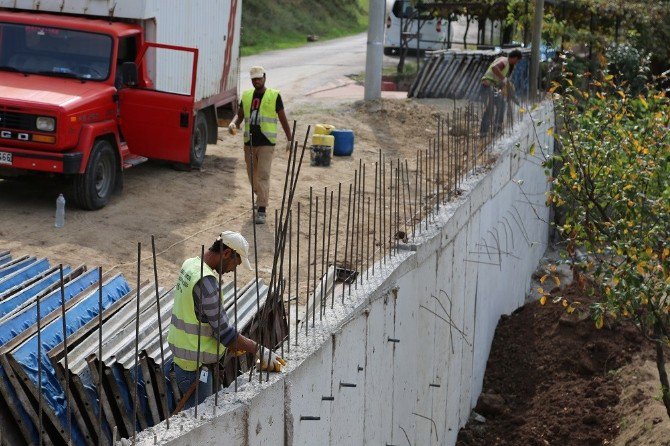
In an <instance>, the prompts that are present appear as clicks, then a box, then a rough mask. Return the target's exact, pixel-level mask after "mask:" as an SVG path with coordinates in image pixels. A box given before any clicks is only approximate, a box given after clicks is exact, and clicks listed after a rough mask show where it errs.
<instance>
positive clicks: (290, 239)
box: [286, 209, 298, 353]
mask: <svg viewBox="0 0 670 446" xmlns="http://www.w3.org/2000/svg"><path fill="white" fill-rule="evenodd" d="M292 243H293V212H292V211H291V209H289V210H288V310H287V311H286V327H287V330H286V336H287V337H286V352H287V353H291V280H292V279H293V277H292V274H291V273H292V270H291V265H292V263H293V258H292V257H293V249H292ZM296 296H297V293H296ZM295 306H296V307H297V306H298V300H297V299H296V301H295Z"/></svg>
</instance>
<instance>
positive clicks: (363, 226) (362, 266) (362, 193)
mask: <svg viewBox="0 0 670 446" xmlns="http://www.w3.org/2000/svg"><path fill="white" fill-rule="evenodd" d="M362 172H363V187H362V188H361V200H360V201H361V225H360V231H359V233H361V232H362V231H364V230H365V220H366V214H365V177H366V176H367V175H366V173H365V164H363V170H362ZM367 218H368V219H369V218H370V215H367ZM359 237H360V239H361V240H360V243H361V256H360V259H361V260H360V265H361V267H360V270H361V272H360V274H359V276H360V278H361V285H362V284H363V268H365V262H364V261H363V256H364V255H365V251H364V250H363V248H364V245H365V234H362V233H361V234H360V236H359ZM366 274H367V270H366Z"/></svg>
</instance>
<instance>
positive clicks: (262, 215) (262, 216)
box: [254, 211, 265, 225]
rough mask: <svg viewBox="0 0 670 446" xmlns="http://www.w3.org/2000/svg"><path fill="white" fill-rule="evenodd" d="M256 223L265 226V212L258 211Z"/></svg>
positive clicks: (255, 218)
mask: <svg viewBox="0 0 670 446" xmlns="http://www.w3.org/2000/svg"><path fill="white" fill-rule="evenodd" d="M254 223H256V224H257V225H264V224H265V211H256V216H255V217H254Z"/></svg>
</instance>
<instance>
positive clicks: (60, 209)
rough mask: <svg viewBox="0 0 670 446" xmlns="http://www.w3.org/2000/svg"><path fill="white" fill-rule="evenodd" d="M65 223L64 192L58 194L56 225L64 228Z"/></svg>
mask: <svg viewBox="0 0 670 446" xmlns="http://www.w3.org/2000/svg"><path fill="white" fill-rule="evenodd" d="M64 224H65V197H64V196H63V194H60V195H58V198H57V199H56V224H55V225H54V226H56V227H57V228H62V227H63V225H64Z"/></svg>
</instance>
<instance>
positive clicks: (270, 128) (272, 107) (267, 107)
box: [242, 88, 279, 144]
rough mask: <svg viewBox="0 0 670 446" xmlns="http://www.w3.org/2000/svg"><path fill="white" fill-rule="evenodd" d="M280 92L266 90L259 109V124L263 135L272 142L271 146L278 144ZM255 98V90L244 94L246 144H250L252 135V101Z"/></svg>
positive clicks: (271, 89)
mask: <svg viewBox="0 0 670 446" xmlns="http://www.w3.org/2000/svg"><path fill="white" fill-rule="evenodd" d="M278 97H279V90H275V89H273V88H266V89H265V93H263V98H262V99H261V105H260V107H259V109H258V113H259V115H260V116H259V119H258V122H259V123H260V126H261V133H262V134H263V135H265V137H266V138H267V139H268V141H270V144H275V143H276V142H277V98H278ZM253 98H254V90H253V89H251V90H247V91H245V92H244V93H242V110H243V111H244V142H245V143H248V142H249V135H250V133H251V101H252V100H253Z"/></svg>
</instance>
